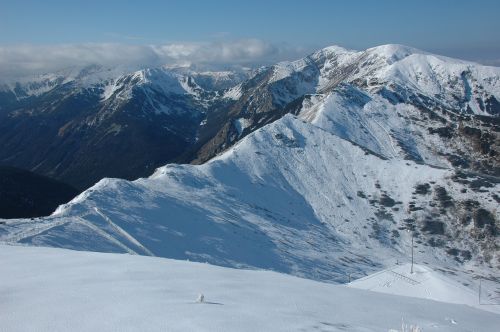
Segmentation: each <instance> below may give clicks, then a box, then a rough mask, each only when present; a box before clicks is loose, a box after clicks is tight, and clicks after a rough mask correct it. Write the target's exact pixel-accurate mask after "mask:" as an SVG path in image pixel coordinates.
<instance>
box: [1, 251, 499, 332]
mask: <svg viewBox="0 0 500 332" xmlns="http://www.w3.org/2000/svg"><path fill="white" fill-rule="evenodd" d="M0 264H1V265H2V273H0V294H2V296H1V302H0V303H1V308H2V310H0V329H1V330H5V331H30V330H36V331H42V332H43V331H67V330H68V329H70V330H71V331H96V330H98V331H313V330H321V331H359V332H361V331H363V332H366V331H400V330H401V328H402V325H406V326H407V328H409V327H410V326H418V327H419V328H420V329H421V330H422V331H440V332H442V331H483V332H490V331H491V332H493V331H497V329H498V326H499V325H500V315H498V314H494V313H489V312H487V311H483V310H478V309H475V308H472V307H470V306H466V305H458V304H450V303H444V302H436V301H429V300H423V299H417V298H411V297H402V296H395V295H388V294H380V293H375V292H370V291H365V290H359V289H353V288H348V287H345V286H335V285H331V284H324V283H319V282H315V281H311V280H305V279H299V278H295V277H291V276H287V275H282V274H278V273H273V272H266V271H245V270H234V269H227V268H221V267H216V266H211V265H208V264H202V263H192V262H182V261H174V260H168V259H161V258H150V257H137V256H135V257H134V256H130V255H117V254H101V253H88V252H75V251H68V250H60V249H48V248H27V247H14V246H0ZM200 293H201V294H203V295H204V303H197V302H196V300H197V298H198V295H199V294H200Z"/></svg>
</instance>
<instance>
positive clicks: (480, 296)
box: [479, 277, 482, 304]
mask: <svg viewBox="0 0 500 332" xmlns="http://www.w3.org/2000/svg"><path fill="white" fill-rule="evenodd" d="M481 280H482V278H481V277H479V304H481Z"/></svg>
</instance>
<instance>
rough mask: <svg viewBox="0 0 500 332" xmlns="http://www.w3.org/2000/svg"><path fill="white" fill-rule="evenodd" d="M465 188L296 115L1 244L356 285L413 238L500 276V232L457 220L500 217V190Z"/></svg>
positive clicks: (16, 227) (440, 260)
mask: <svg viewBox="0 0 500 332" xmlns="http://www.w3.org/2000/svg"><path fill="white" fill-rule="evenodd" d="M455 176H456V174H455V173H454V172H453V171H452V170H448V169H439V168H433V167H430V166H427V165H422V164H416V163H414V162H411V161H406V160H401V159H386V158H383V157H381V156H378V155H376V154H374V153H371V152H370V151H368V150H366V148H362V147H359V146H357V145H355V144H353V143H351V142H349V141H347V140H344V139H341V138H339V137H338V136H336V135H334V134H332V133H330V132H328V131H325V130H324V129H321V128H319V127H317V126H315V125H312V124H309V123H307V122H303V121H301V120H299V119H297V118H295V117H294V116H291V115H287V116H285V117H283V118H282V119H280V120H278V121H276V122H274V123H273V124H271V125H268V126H266V127H263V128H262V129H260V130H258V131H256V132H254V133H253V134H251V135H249V136H247V137H246V138H245V139H244V140H242V141H241V142H240V143H239V144H237V145H236V146H234V147H233V148H232V149H230V150H229V151H227V152H226V153H224V154H223V155H221V156H219V157H217V158H215V159H213V160H211V161H210V162H208V163H206V164H204V165H199V166H194V165H175V164H171V165H167V166H165V167H162V168H159V169H158V170H157V171H156V172H155V174H154V175H153V176H151V177H150V178H147V179H139V180H136V181H134V182H129V181H125V180H118V179H105V180H102V181H100V182H99V183H98V184H96V185H95V186H94V187H92V188H90V189H88V190H87V191H85V192H84V193H82V194H81V195H80V196H78V197H77V198H75V199H74V200H73V201H72V202H70V203H69V204H66V205H63V206H61V207H60V208H59V209H58V210H57V211H56V212H55V213H54V215H53V216H51V217H48V218H42V219H39V220H10V221H7V222H6V224H5V225H3V226H1V227H0V240H1V241H4V242H17V243H29V244H32V245H41V246H54V247H63V248H72V249H77V250H91V251H104V252H129V253H137V254H142V255H155V256H163V257H169V258H176V259H190V260H196V261H202V262H205V261H206V262H209V263H213V264H217V265H223V266H232V267H252V268H263V269H270V270H276V271H280V272H286V273H290V274H293V275H298V276H304V277H308V278H312V279H319V280H326V281H330V282H332V281H336V282H346V280H347V275H348V274H349V273H356V274H357V275H360V276H362V275H366V274H368V273H371V272H375V271H377V270H380V269H381V268H383V267H386V266H392V265H394V264H395V262H396V260H399V261H404V260H407V259H408V250H409V249H408V248H409V241H410V234H409V232H408V231H407V230H412V231H413V232H414V234H415V235H416V236H417V237H418V241H417V244H416V248H417V251H418V252H419V259H420V260H422V261H426V262H428V263H431V264H435V265H439V266H442V267H447V268H450V269H455V268H457V267H458V266H460V265H459V262H460V263H463V262H465V263H466V264H468V265H469V267H470V268H471V269H472V270H473V271H474V272H475V273H485V274H488V273H492V274H493V275H494V274H495V272H494V271H496V267H495V264H496V263H495V262H496V261H497V259H498V252H497V251H496V249H495V246H496V245H497V243H496V241H497V237H495V235H494V234H495V224H492V225H491V224H489V222H490V221H485V222H484V223H483V224H479V223H472V224H470V225H469V226H468V227H464V226H463V225H462V224H461V223H460V221H459V220H457V216H458V214H457V213H458V212H456V211H455V209H461V208H462V206H463V205H464V204H466V202H471V201H474V202H478V203H477V204H479V206H481V209H483V210H484V213H486V214H489V215H492V214H495V213H498V211H497V208H498V207H497V205H496V203H495V202H494V201H493V200H492V199H491V197H490V196H491V195H492V194H494V192H496V191H498V189H499V185H495V186H493V187H491V188H488V187H484V188H483V189H482V190H481V191H473V190H469V191H467V192H466V193H464V192H463V189H464V188H466V186H465V185H464V184H463V183H460V182H457V181H456V179H455V180H454V177H455ZM476 208H477V207H476ZM468 212H469V213H470V211H468ZM478 236H480V237H481V239H478ZM488 267H489V268H488ZM483 269H486V270H484V271H483ZM456 273H458V274H460V277H462V275H463V273H461V272H456ZM471 277H472V275H468V276H464V278H466V279H467V278H469V279H470V278H471Z"/></svg>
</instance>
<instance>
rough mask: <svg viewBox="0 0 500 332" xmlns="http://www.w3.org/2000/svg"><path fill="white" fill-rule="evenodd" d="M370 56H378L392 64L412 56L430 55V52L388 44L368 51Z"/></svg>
mask: <svg viewBox="0 0 500 332" xmlns="http://www.w3.org/2000/svg"><path fill="white" fill-rule="evenodd" d="M366 52H367V53H369V54H376V55H378V56H380V57H383V58H385V59H387V60H388V61H389V62H390V63H394V62H398V61H400V60H402V59H404V58H406V57H408V56H410V55H412V54H429V53H428V52H425V51H422V50H419V49H416V48H413V47H410V46H406V45H400V44H386V45H380V46H376V47H372V48H369V49H367V50H366Z"/></svg>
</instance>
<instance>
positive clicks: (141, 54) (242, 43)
mask: <svg viewBox="0 0 500 332" xmlns="http://www.w3.org/2000/svg"><path fill="white" fill-rule="evenodd" d="M308 51H309V50H307V49H305V48H300V47H292V46H290V45H287V44H273V43H269V42H266V41H263V40H260V39H239V40H233V41H224V42H222V41H213V42H177V43H169V44H162V45H134V44H123V43H84V44H57V45H32V44H23V45H8V46H0V79H1V80H4V81H6V80H15V79H18V78H22V77H29V76H33V75H38V74H43V73H48V72H55V71H58V70H62V69H65V68H68V67H74V66H85V65H91V64H98V65H103V66H113V67H114V66H126V67H131V68H133V67H154V66H161V65H180V66H188V65H200V66H208V67H221V66H255V65H265V64H270V63H274V62H278V61H282V60H289V59H295V58H298V57H301V56H303V55H304V54H305V53H307V52H308Z"/></svg>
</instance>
